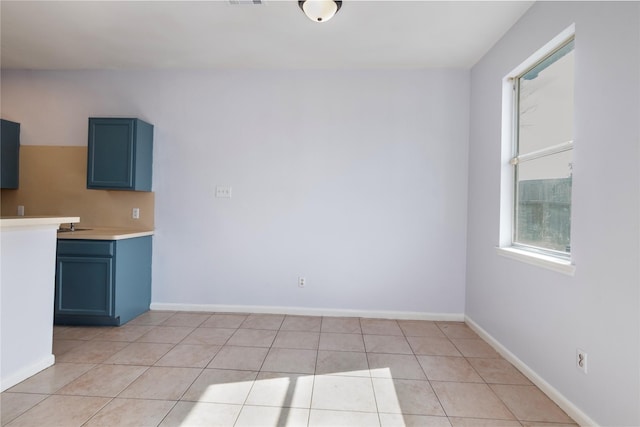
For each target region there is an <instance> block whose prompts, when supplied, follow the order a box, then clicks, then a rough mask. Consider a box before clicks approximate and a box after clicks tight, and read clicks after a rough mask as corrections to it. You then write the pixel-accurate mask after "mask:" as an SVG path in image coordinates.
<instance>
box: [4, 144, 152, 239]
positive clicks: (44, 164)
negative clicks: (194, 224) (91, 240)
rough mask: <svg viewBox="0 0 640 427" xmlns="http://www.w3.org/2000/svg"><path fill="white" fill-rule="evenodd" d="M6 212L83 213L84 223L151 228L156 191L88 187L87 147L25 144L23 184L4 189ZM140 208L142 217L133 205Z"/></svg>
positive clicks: (21, 175) (23, 152) (82, 224)
mask: <svg viewBox="0 0 640 427" xmlns="http://www.w3.org/2000/svg"><path fill="white" fill-rule="evenodd" d="M1 205H2V209H1V211H2V216H14V215H16V213H17V208H18V205H23V206H24V207H25V215H28V216H29V215H58V216H60V215H64V216H79V217H80V225H81V226H83V227H87V226H92V227H118V228H131V229H153V226H154V223H153V222H154V221H153V219H154V193H147V192H138V191H115V190H88V189H87V147H86V146H85V147H61V146H38V145H22V146H21V147H20V188H19V189H18V190H2V194H1ZM133 208H140V219H138V220H135V219H132V218H131V210H132V209H133Z"/></svg>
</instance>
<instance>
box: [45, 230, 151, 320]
mask: <svg viewBox="0 0 640 427" xmlns="http://www.w3.org/2000/svg"><path fill="white" fill-rule="evenodd" d="M150 304H151V236H145V237H137V238H133V239H124V240H71V239H68V240H64V239H59V240H58V256H57V264H56V294H55V308H54V323H55V324H57V325H110V326H118V325H122V324H124V323H126V322H128V321H129V320H131V319H133V318H134V317H136V316H138V315H140V314H142V313H144V312H145V311H148V310H149V305H150Z"/></svg>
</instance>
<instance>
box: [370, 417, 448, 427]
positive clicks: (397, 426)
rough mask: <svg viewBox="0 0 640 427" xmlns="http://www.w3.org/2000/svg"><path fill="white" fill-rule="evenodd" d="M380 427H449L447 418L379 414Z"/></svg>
mask: <svg viewBox="0 0 640 427" xmlns="http://www.w3.org/2000/svg"><path fill="white" fill-rule="evenodd" d="M380 424H381V425H382V427H451V423H449V420H448V418H447V417H435V416H431V415H407V414H380Z"/></svg>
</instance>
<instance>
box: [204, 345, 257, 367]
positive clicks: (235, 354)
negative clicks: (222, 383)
mask: <svg viewBox="0 0 640 427" xmlns="http://www.w3.org/2000/svg"><path fill="white" fill-rule="evenodd" d="M268 352H269V349H268V348H260V347H232V346H226V345H225V346H224V347H222V348H221V349H220V351H218V353H217V354H216V355H215V357H214V358H213V360H212V361H211V363H209V365H208V366H207V367H208V368H218V369H237V370H246V371H259V370H260V367H261V366H262V364H263V362H264V359H265V357H267V353H268Z"/></svg>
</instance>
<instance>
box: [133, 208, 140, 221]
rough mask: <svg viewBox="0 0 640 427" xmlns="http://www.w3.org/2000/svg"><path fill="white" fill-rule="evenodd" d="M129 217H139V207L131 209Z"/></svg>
mask: <svg viewBox="0 0 640 427" xmlns="http://www.w3.org/2000/svg"><path fill="white" fill-rule="evenodd" d="M131 218H133V219H140V208H133V209H131Z"/></svg>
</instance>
